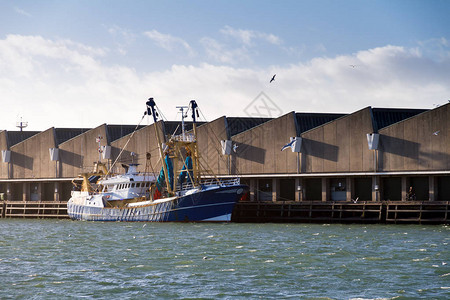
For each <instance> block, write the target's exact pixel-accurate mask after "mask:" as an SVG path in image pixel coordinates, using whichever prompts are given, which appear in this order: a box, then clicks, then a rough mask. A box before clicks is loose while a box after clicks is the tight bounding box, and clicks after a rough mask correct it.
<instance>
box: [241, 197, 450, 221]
mask: <svg viewBox="0 0 450 300" xmlns="http://www.w3.org/2000/svg"><path fill="white" fill-rule="evenodd" d="M449 211H450V201H440V202H429V201H427V202H400V201H397V202H392V201H387V202H386V201H382V202H372V201H362V202H358V203H353V202H317V201H308V202H283V203H279V202H240V203H238V204H237V206H236V208H235V210H234V211H233V216H232V221H234V222H239V223H247V222H255V223H264V222H279V223H328V222H329V223H363V224H369V223H387V224H400V223H410V224H449V223H450V221H449Z"/></svg>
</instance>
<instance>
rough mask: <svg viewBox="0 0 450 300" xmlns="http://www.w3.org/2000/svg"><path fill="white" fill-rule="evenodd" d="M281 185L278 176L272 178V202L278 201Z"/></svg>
mask: <svg viewBox="0 0 450 300" xmlns="http://www.w3.org/2000/svg"><path fill="white" fill-rule="evenodd" d="M279 190H280V187H279V184H278V179H277V178H272V202H276V201H277V198H278V193H279Z"/></svg>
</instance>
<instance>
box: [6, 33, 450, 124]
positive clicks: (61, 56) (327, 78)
mask: <svg viewBox="0 0 450 300" xmlns="http://www.w3.org/2000/svg"><path fill="white" fill-rule="evenodd" d="M209 42H212V41H209ZM217 47H220V45H218V46H217ZM445 51H448V48H445ZM109 53H110V51H109V50H108V49H102V48H93V47H89V46H86V45H83V44H79V43H75V42H73V41H69V40H48V39H44V38H42V37H39V36H17V35H9V36H7V37H6V38H5V39H2V40H0V103H2V105H3V107H4V110H3V111H5V113H4V114H3V115H2V118H1V120H0V129H8V130H14V129H15V128H14V126H15V123H16V122H17V121H18V119H17V116H18V115H20V116H23V118H24V121H28V122H29V127H28V128H27V129H28V130H44V129H47V128H49V127H51V126H55V127H96V126H98V125H100V124H102V123H109V124H118V123H119V124H136V123H137V122H138V121H139V119H140V117H141V116H142V113H143V112H144V110H145V101H146V99H147V98H149V97H154V98H155V100H156V101H157V104H158V106H159V107H160V108H161V109H162V111H163V112H164V114H165V116H166V117H167V118H169V119H171V120H173V119H175V118H176V112H177V111H176V109H175V106H177V105H185V104H187V103H188V102H189V100H191V99H196V100H197V102H198V104H199V106H200V108H201V110H202V111H203V113H204V115H205V116H206V117H207V118H208V119H209V120H212V119H215V118H217V117H219V116H222V115H228V116H245V112H244V109H246V107H247V106H248V105H249V104H250V103H251V102H252V101H253V99H254V98H255V97H256V96H257V95H258V94H260V92H261V91H263V92H264V93H265V94H266V95H267V96H268V97H270V99H272V101H274V102H275V103H276V105H277V106H278V107H280V108H281V110H282V111H283V113H287V112H289V111H292V110H295V111H299V112H301V111H310V112H345V113H351V112H354V111H357V110H359V109H361V108H364V107H366V106H369V105H370V106H374V107H410V108H433V107H434V106H433V104H435V103H437V104H443V103H445V102H447V99H448V98H449V95H450V86H449V84H448V78H450V60H449V59H447V60H440V61H434V60H431V59H430V58H428V57H426V56H424V55H423V54H422V53H423V50H421V51H417V49H406V48H404V47H397V46H385V47H379V48H374V49H368V50H364V51H360V52H358V53H355V54H352V55H343V56H339V57H334V58H326V57H322V58H315V59H313V60H311V61H309V62H308V63H297V64H292V65H290V66H272V67H268V68H261V69H250V68H238V67H232V66H224V65H212V64H200V65H196V66H193V65H174V66H172V67H171V68H169V69H167V70H165V71H160V72H146V73H138V72H137V71H136V70H135V69H133V68H130V67H127V66H123V65H122V66H121V65H105V64H104V63H102V59H103V58H104V57H105V56H107V55H109ZM223 60H224V61H225V62H226V61H227V58H226V57H225V58H223ZM350 65H355V66H356V67H351V66H350ZM275 73H276V74H277V77H276V80H275V81H274V82H273V83H269V80H270V78H271V77H272V75H273V74H275Z"/></svg>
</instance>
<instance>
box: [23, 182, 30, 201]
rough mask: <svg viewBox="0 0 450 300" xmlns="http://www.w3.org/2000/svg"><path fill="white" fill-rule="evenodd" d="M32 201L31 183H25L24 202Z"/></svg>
mask: <svg viewBox="0 0 450 300" xmlns="http://www.w3.org/2000/svg"><path fill="white" fill-rule="evenodd" d="M28 200H30V183H29V182H24V183H23V184H22V201H28Z"/></svg>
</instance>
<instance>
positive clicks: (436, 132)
mask: <svg viewBox="0 0 450 300" xmlns="http://www.w3.org/2000/svg"><path fill="white" fill-rule="evenodd" d="M439 132H441V131H440V130H438V131H435V132H433V134H434V135H438V134H439Z"/></svg>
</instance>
